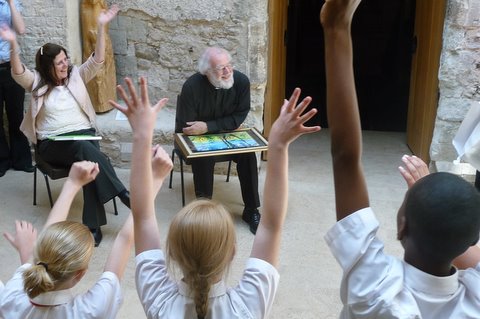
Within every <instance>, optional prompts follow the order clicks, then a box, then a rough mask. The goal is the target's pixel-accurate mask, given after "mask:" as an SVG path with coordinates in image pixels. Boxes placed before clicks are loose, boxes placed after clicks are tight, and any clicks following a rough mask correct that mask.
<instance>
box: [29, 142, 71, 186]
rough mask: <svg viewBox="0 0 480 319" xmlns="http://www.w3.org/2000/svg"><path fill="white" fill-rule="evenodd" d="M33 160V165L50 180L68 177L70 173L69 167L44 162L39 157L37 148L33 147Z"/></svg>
mask: <svg viewBox="0 0 480 319" xmlns="http://www.w3.org/2000/svg"><path fill="white" fill-rule="evenodd" d="M34 158H35V165H36V166H37V168H38V169H39V170H40V171H41V172H42V173H43V174H47V175H48V177H50V179H54V180H55V179H59V178H64V177H67V176H68V173H69V172H70V166H58V165H52V164H50V163H48V162H46V161H45V160H44V159H43V158H42V156H40V152H39V151H38V146H37V145H34Z"/></svg>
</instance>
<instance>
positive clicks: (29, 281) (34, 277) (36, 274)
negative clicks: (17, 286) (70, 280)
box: [23, 263, 55, 298]
mask: <svg viewBox="0 0 480 319" xmlns="http://www.w3.org/2000/svg"><path fill="white" fill-rule="evenodd" d="M23 284H24V288H25V291H26V292H27V294H28V296H29V297H30V298H35V297H36V296H38V295H39V294H41V293H44V292H47V291H51V290H52V289H53V288H54V287H55V285H54V282H53V280H52V278H51V277H50V275H49V274H48V272H47V267H45V266H44V265H42V264H40V263H37V264H36V265H33V266H31V267H30V268H28V269H27V270H25V271H24V273H23Z"/></svg>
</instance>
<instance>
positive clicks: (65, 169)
mask: <svg viewBox="0 0 480 319" xmlns="http://www.w3.org/2000/svg"><path fill="white" fill-rule="evenodd" d="M34 158H35V165H34V166H33V167H34V171H33V205H37V170H39V171H40V173H42V174H43V177H44V179H45V185H46V186H47V193H48V199H49V201H50V207H53V200H52V192H51V189H50V183H49V181H48V179H49V178H50V179H52V180H56V179H60V178H65V177H67V176H68V173H69V172H70V166H57V165H52V164H50V163H47V162H46V161H45V160H44V159H43V158H42V157H41V156H40V154H39V152H38V150H37V146H36V145H35V147H34ZM108 160H109V161H110V159H108ZM112 200H113V209H114V214H115V215H118V210H117V201H116V200H115V197H114V198H113V199H112Z"/></svg>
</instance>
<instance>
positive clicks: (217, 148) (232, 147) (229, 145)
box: [175, 128, 268, 159]
mask: <svg viewBox="0 0 480 319" xmlns="http://www.w3.org/2000/svg"><path fill="white" fill-rule="evenodd" d="M175 143H176V145H177V146H178V147H179V148H180V150H181V151H182V153H183V155H184V156H185V158H187V159H188V158H197V157H206V156H218V155H228V154H238V153H249V152H260V151H266V150H267V148H268V141H267V140H266V139H265V137H263V135H262V134H261V133H260V132H259V131H258V130H257V129H255V128H244V129H238V130H235V131H230V132H222V133H215V134H203V135H185V134H183V133H175Z"/></svg>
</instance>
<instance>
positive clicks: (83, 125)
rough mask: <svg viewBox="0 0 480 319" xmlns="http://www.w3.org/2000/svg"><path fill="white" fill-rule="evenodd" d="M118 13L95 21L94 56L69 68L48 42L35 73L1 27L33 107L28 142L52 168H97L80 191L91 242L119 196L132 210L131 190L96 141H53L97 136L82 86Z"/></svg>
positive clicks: (98, 63) (26, 124)
mask: <svg viewBox="0 0 480 319" xmlns="http://www.w3.org/2000/svg"><path fill="white" fill-rule="evenodd" d="M117 12H118V7H117V6H112V7H111V8H110V9H109V10H108V11H104V12H102V13H101V14H100V15H99V17H98V19H97V23H98V34H97V43H96V46H95V52H94V54H93V55H92V56H90V57H89V58H88V59H87V61H85V63H83V64H82V65H81V66H79V67H77V66H73V65H71V64H70V62H69V59H68V55H67V51H66V50H65V48H63V47H62V46H60V45H56V44H52V43H47V44H45V45H43V46H42V47H40V49H39V50H38V51H37V54H36V57H35V64H36V66H35V70H33V71H31V70H29V69H27V68H26V67H25V66H24V65H23V64H22V62H21V61H20V56H19V51H20V50H19V45H18V43H17V39H16V35H15V33H14V32H13V31H12V30H10V29H9V28H8V27H7V26H2V27H1V28H0V37H1V38H3V39H4V40H6V41H8V42H10V46H11V51H10V59H11V65H12V76H13V78H14V79H15V81H16V82H17V83H18V84H20V85H21V86H22V87H24V88H25V90H27V91H28V92H31V93H32V99H31V106H30V109H29V111H28V112H27V114H25V118H24V120H23V122H22V125H21V127H20V128H21V130H22V131H23V133H24V134H25V135H26V136H27V138H28V139H29V140H30V141H31V142H32V143H34V144H37V151H38V152H39V155H40V156H42V158H43V159H44V160H45V161H47V162H49V163H51V164H54V165H63V166H70V165H72V164H73V163H74V162H77V161H83V160H87V161H92V162H96V163H98V164H99V166H100V174H99V175H98V176H97V178H96V179H95V180H94V181H92V182H91V183H89V184H87V185H85V186H84V187H83V199H84V205H83V223H84V224H85V225H86V226H88V227H89V228H90V230H91V231H92V233H93V235H94V237H95V243H96V245H98V244H99V243H100V241H101V240H102V233H101V230H100V226H101V225H105V224H106V222H107V221H106V216H105V209H104V207H103V204H104V203H106V202H107V201H109V200H110V199H112V198H113V197H115V196H118V197H119V198H120V200H121V201H122V202H123V203H124V204H125V205H126V206H128V207H129V208H130V197H129V192H128V191H127V190H126V188H125V186H124V185H123V184H122V182H121V181H120V180H119V179H118V177H117V175H116V173H115V171H114V169H113V167H112V166H111V164H110V163H109V161H108V159H107V158H106V156H105V155H104V154H102V153H101V152H100V146H99V143H98V141H90V140H88V141H78V140H77V141H61V142H60V141H52V140H50V139H49V138H50V137H52V136H57V135H71V134H75V135H77V134H79V135H95V132H96V130H95V110H94V108H93V106H92V102H91V101H90V97H89V95H88V92H87V88H86V86H85V83H87V82H88V81H90V80H91V79H92V78H94V77H95V75H96V74H97V72H98V71H99V70H100V69H101V68H102V65H103V62H104V59H105V27H106V25H107V24H108V22H110V21H111V20H112V19H113V18H114V17H115V16H116V15H117Z"/></svg>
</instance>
